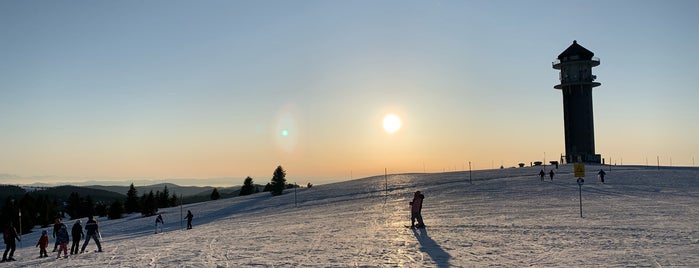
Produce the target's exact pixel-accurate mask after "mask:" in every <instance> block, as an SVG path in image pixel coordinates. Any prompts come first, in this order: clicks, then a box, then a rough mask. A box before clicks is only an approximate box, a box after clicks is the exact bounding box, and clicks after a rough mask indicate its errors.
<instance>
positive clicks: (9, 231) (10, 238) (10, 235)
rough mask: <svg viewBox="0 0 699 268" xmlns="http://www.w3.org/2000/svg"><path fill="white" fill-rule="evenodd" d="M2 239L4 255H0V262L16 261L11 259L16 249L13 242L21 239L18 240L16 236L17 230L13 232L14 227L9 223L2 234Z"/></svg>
mask: <svg viewBox="0 0 699 268" xmlns="http://www.w3.org/2000/svg"><path fill="white" fill-rule="evenodd" d="M2 237H3V239H4V240H5V253H3V254H2V261H1V262H6V261H16V260H15V258H13V257H12V256H13V255H15V248H17V245H16V244H15V240H17V241H21V239H19V236H17V230H15V226H14V225H12V222H11V221H10V223H9V225H8V226H7V228H6V229H5V231H4V232H3V236H2ZM8 252H9V253H10V255H9V256H8V255H7V253H8Z"/></svg>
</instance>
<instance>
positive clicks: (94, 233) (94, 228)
mask: <svg viewBox="0 0 699 268" xmlns="http://www.w3.org/2000/svg"><path fill="white" fill-rule="evenodd" d="M85 231H87V234H86V235H85V243H83V247H82V249H81V250H80V253H83V252H85V248H86V247H87V244H88V243H89V242H90V238H92V239H93V240H95V244H97V252H102V244H100V240H99V233H100V231H99V225H98V224H97V221H96V220H95V219H94V218H93V217H92V216H89V217H88V219H87V223H85Z"/></svg>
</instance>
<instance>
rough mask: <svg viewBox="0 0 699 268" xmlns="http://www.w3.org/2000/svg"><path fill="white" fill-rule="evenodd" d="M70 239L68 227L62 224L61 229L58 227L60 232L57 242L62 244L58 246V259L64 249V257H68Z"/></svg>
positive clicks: (57, 235)
mask: <svg viewBox="0 0 699 268" xmlns="http://www.w3.org/2000/svg"><path fill="white" fill-rule="evenodd" d="M69 241H70V236H68V227H67V226H66V225H65V224H61V229H58V234H56V242H58V244H60V246H59V247H58V255H56V259H58V258H60V257H61V251H63V257H64V258H68V242H69Z"/></svg>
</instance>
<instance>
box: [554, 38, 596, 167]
mask: <svg viewBox="0 0 699 268" xmlns="http://www.w3.org/2000/svg"><path fill="white" fill-rule="evenodd" d="M594 55H595V53H592V51H589V50H587V49H586V48H584V47H582V46H581V45H579V44H578V42H577V41H575V40H573V44H572V45H570V46H569V47H568V48H567V49H566V50H564V51H563V52H562V53H561V54H560V55H558V59H557V60H556V61H554V62H553V69H556V70H560V74H559V80H560V84H558V85H555V86H554V87H553V88H555V89H560V90H561V92H562V93H563V121H564V122H563V124H564V129H565V148H566V155H565V160H566V162H567V163H577V162H586V163H600V162H601V161H602V157H601V156H600V155H599V154H596V153H595V127H594V120H593V113H592V88H594V87H598V86H600V85H601V84H600V83H599V82H596V81H595V80H597V76H596V75H593V74H592V68H593V67H596V66H599V64H600V60H599V58H597V57H594Z"/></svg>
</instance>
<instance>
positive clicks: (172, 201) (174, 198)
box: [168, 193, 180, 207]
mask: <svg viewBox="0 0 699 268" xmlns="http://www.w3.org/2000/svg"><path fill="white" fill-rule="evenodd" d="M178 202H180V200H179V199H178V198H177V194H175V193H172V197H170V199H168V203H169V204H170V206H171V207H176V206H177V205H178V204H179V203H178Z"/></svg>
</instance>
